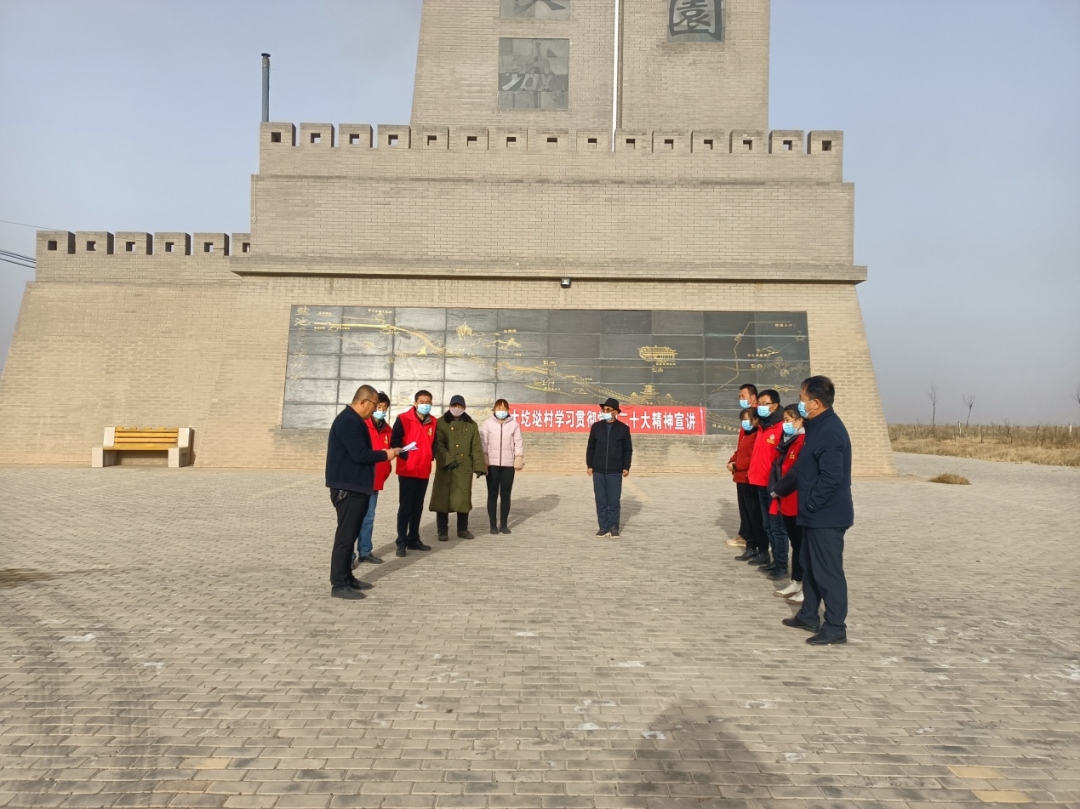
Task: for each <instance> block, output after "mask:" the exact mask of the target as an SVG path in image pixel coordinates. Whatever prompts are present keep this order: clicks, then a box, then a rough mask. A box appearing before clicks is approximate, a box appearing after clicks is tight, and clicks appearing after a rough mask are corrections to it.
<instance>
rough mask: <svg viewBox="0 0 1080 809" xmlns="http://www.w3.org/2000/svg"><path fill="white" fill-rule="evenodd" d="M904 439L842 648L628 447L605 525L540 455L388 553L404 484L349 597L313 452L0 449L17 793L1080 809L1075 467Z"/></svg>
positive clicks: (333, 801)
mask: <svg viewBox="0 0 1080 809" xmlns="http://www.w3.org/2000/svg"><path fill="white" fill-rule="evenodd" d="M898 461H899V465H900V468H901V472H902V475H903V476H902V477H901V478H900V479H899V480H864V481H859V482H857V484H856V508H857V519H858V525H857V526H856V528H855V529H853V530H852V532H851V533H850V534H849V544H848V572H849V578H850V581H851V591H852V597H851V616H850V621H849V637H850V639H851V641H850V642H849V644H848V645H847V646H842V647H829V648H824V649H814V648H811V647H808V646H806V645H805V644H804V643H803V641H804V639H805V637H806V636H805V634H804V633H802V632H799V631H796V630H790V629H787V628H785V627H783V626H781V625H780V618H782V617H786V616H787V615H789V614H790V612H791V608H789V607H788V606H787V605H785V604H784V603H783V602H782V601H781V600H780V599H777V598H773V597H772V596H771V591H772V589H773V588H772V586H771V585H770V584H769V583H767V582H766V581H765V580H763V578H762V577H761V576H760V575H759V574H756V573H754V572H753V571H751V570H750V569H749V568H747V567H746V566H745V565H742V564H737V563H735V562H733V561H732V557H734V555H735V553H734V552H732V550H731V549H730V548H728V547H727V546H726V545H725V544H724V543H723V540H724V539H726V538H727V536H729V535H730V532H731V531H732V529H733V528H734V527H735V519H736V512H735V505H734V500H733V498H732V494H733V486H731V485H730V484H728V483H726V482H718V481H716V480H714V479H707V478H690V477H681V478H679V477H662V478H661V477H656V478H650V477H644V476H635V477H632V478H631V479H630V480H631V483H632V484H633V485H631V486H630V487H629V488H628V490H627V491H626V494H625V502H624V510H625V511H626V512H627V513H628V514H629V518H628V519H626V520H625V521H624V524H625V528H624V533H623V539H622V540H621V541H618V542H615V541H612V540H606V541H599V540H595V539H592V538H591V537H590V536H589V535H590V533H591V532H592V531H593V530H595V526H594V525H593V523H592V513H591V509H592V507H591V497H590V492H589V489H588V486H587V482H586V479H585V478H584V477H583V476H582V477H569V476H567V477H559V476H553V475H537V474H532V475H530V474H524V475H522V476H521V477H520V478H519V480H518V484H517V495H518V496H517V500H516V502H517V506H516V508H515V515H514V516H513V517H512V522H511V526H512V528H513V529H514V534H513V536H512V537H509V538H497V537H490V536H489V535H487V534H486V533H479V534H478V538H477V539H476V540H473V541H471V542H465V541H451V542H450V543H446V544H442V543H435V542H432V544H433V545H434V546H435V547H434V550H433V551H432V552H430V553H428V554H420V553H411V554H410V555H409V556H408V557H407V558H406V559H403V560H398V559H395V558H394V557H393V555H392V552H391V548H390V546H389V543H390V542H391V541H392V529H391V525H392V518H393V512H394V507H395V503H394V492H393V490H391V491H390V493H389V495H388V496H384V501H383V502H382V503H381V504H380V512H379V520H378V525H377V532H378V533H377V542H376V547H377V549H378V550H381V551H382V552H384V554H385V555H386V556H387V557H388V559H391V560H393V561H389V562H388V563H387V564H385V565H382V566H381V567H378V568H369V567H364V568H362V569H361V570H362V573H363V575H364V578H365V579H367V580H369V581H371V582H373V583H374V584H375V585H376V588H375V589H374V590H373V591H371V593H370V595H369V597H368V598H367V599H366V600H365V601H362V602H345V601H339V600H336V599H334V600H332V599H330V598H329V586H328V582H327V567H328V557H329V551H330V542H331V535H332V530H333V512H332V510H331V507H330V504H329V499H328V497H327V495H326V493H325V490H324V489H323V488H322V486H321V480H320V476H319V475H317V474H312V473H310V472H226V471H210V470H199V469H182V470H165V469H158V468H148V467H126V466H125V467H119V468H113V469H106V470H90V469H27V468H4V469H0V503H2V516H3V519H2V521H0V543H2V544H0V570H3V573H2V574H0V719H2V723H0V806H6V807H28V806H41V807H47V806H57V807H72V808H73V809H74V808H75V807H109V806H170V807H226V809H247V808H250V809H260V808H262V807H265V808H266V809H306V808H307V807H313V808H314V809H320V808H323V807H333V808H334V809H338V808H340V809H347V808H348V807H402V808H405V807H437V808H438V807H507V808H509V807H541V808H543V807H551V808H552V809H556V808H557V807H568V808H572V807H588V808H589V809H592V808H593V807H596V809H602V808H603V807H627V808H631V807H644V808H645V809H665V808H666V807H678V808H679V809H682V808H683V807H717V806H725V807H727V806H731V807H738V806H752V807H761V809H766V808H767V807H774V806H777V807H779V806H782V807H785V808H787V807H790V808H791V809H803V808H809V807H825V806H829V807H832V806H837V807H839V806H866V807H870V806H878V805H885V804H887V805H888V806H889V807H907V806H910V807H919V806H927V807H930V806H932V807H935V809H948V807H959V806H976V805H982V804H983V802H984V801H1005V802H1019V801H1030V802H1032V803H1034V804H1046V805H1050V804H1054V805H1062V804H1072V805H1078V806H1080V763H1078V759H1080V744H1078V741H1080V716H1078V713H1080V712H1078V710H1077V704H1078V702H1077V693H1078V686H1080V651H1078V646H1080V644H1078V638H1077V630H1076V627H1077V626H1078V625H1080V620H1078V619H1080V614H1078V612H1080V611H1078V608H1077V600H1076V588H1077V584H1078V583H1080V577H1078V575H1077V572H1076V567H1075V565H1076V561H1077V553H1076V549H1075V541H1076V529H1075V526H1076V525H1077V523H1078V520H1080V498H1077V496H1076V495H1077V492H1078V491H1080V485H1078V484H1080V471H1077V470H1067V469H1060V468H1049V467H1031V466H1015V465H1008V464H989V463H983V462H977V461H968V460H963V459H955V458H934V457H926V456H898ZM942 471H955V472H959V473H961V474H964V475H967V476H968V477H970V478H971V480H972V483H973V485H972V486H970V487H957V486H940V485H932V484H929V483H926V482H925V479H926V477H929V476H931V475H933V474H936V473H938V472H942ZM477 523H479V524H480V526H481V528H482V527H483V525H484V524H486V519H484V518H483V517H482V516H481V517H480V518H479V519H478V520H477ZM425 534H426V535H427V536H428V537H429V539H433V534H434V526H433V521H432V520H430V519H429V520H426V521H425Z"/></svg>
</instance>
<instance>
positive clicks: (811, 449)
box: [782, 376, 855, 646]
mask: <svg viewBox="0 0 1080 809" xmlns="http://www.w3.org/2000/svg"><path fill="white" fill-rule="evenodd" d="M835 398H836V388H835V387H834V386H833V383H832V380H830V379H829V378H828V377H825V376H812V377H810V378H809V379H807V380H805V381H804V382H803V384H802V390H801V392H800V393H799V413H800V414H801V415H802V416H803V424H804V426H805V428H806V440H805V441H804V443H803V448H802V452H801V454H800V455H799V460H798V463H796V464H795V470H796V475H797V479H798V480H797V488H798V494H799V497H798V499H799V513H798V516H797V517H796V518H795V519H796V522H798V524H799V527H800V528H801V529H802V541H803V604H802V608H801V609H800V610H799V612H798V614H796V615H795V616H794V617H792V618H785V619H784V620H783V621H782V623H783V624H784V625H785V626H790V627H795V628H797V629H805V630H807V631H810V632H813V633H814V634H813V635H812V636H811V637H809V638H807V639H806V642H807V643H809V644H810V645H811V646H826V645H828V644H831V643H847V610H848V597H847V578H846V577H845V575H844V534H845V533H847V530H848V529H849V528H850V527H851V526H852V525H853V524H854V523H855V507H854V505H853V504H852V500H851V439H850V438H849V437H848V432H847V428H846V427H845V426H844V422H842V421H841V420H840V417H839V416H838V415H836V412H835V411H834V410H833V401H834V399H835ZM822 601H824V602H825V621H824V622H821V620H820V619H819V617H818V610H819V609H820V607H821V602H822Z"/></svg>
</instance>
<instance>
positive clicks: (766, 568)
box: [750, 560, 776, 573]
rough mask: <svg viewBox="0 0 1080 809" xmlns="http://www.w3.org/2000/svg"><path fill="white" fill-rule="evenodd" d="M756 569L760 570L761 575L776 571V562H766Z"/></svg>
mask: <svg viewBox="0 0 1080 809" xmlns="http://www.w3.org/2000/svg"><path fill="white" fill-rule="evenodd" d="M750 564H753V562H751V563H750ZM757 569H758V570H760V571H761V572H762V573H769V572H770V571H773V570H775V569H776V562H773V561H771V560H770V561H766V562H765V564H763V565H758V566H757Z"/></svg>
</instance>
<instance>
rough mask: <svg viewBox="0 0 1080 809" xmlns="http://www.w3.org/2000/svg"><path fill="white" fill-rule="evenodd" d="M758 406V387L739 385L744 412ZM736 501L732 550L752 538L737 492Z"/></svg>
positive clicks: (740, 436)
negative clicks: (737, 525)
mask: <svg viewBox="0 0 1080 809" xmlns="http://www.w3.org/2000/svg"><path fill="white" fill-rule="evenodd" d="M751 397H753V401H752V402H751ZM756 404H757V386H756V385H752V384H750V383H749V382H747V383H745V384H743V385H739V407H741V408H742V409H743V410H746V409H747V408H752V407H753V406H754V405H756ZM739 418H740V419H745V418H746V417H745V416H744V415H743V414H741V413H740V414H739ZM742 435H743V434H742V433H740V434H739V438H740V440H741V438H742ZM736 449H737V447H736ZM734 460H735V456H734V455H732V456H731V460H730V461H728V471H729V472H731V473H732V475H734V474H735V470H734V469H732V468H731V465H732V463H733V462H734ZM735 485H736V488H737V487H738V481H736V484H735ZM735 499H736V501H737V502H738V504H739V533H738V534H737V535H736V536H735V538H734V539H729V540H728V543H727V544H728V545H730V546H731V547H732V548H745V547H746V546H747V542H746V538H747V537H748V536H750V525H749V523H748V522H747V516H746V514H745V513H744V512H745V509H744V508H743V501H742V499H741V498H740V497H739V496H738V492H736V496H735ZM751 539H752V538H751ZM736 558H737V557H736ZM747 558H749V557H747Z"/></svg>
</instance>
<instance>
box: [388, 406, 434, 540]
mask: <svg viewBox="0 0 1080 809" xmlns="http://www.w3.org/2000/svg"><path fill="white" fill-rule="evenodd" d="M435 426H436V422H435V419H433V418H432V417H431V393H430V392H428V391H426V390H422V391H418V392H417V394H416V396H415V397H413V406H412V407H410V408H409V409H408V410H406V411H405V412H404V413H402V414H401V415H400V416H398V417H397V421H395V422H394V431H393V433H392V434H391V436H390V446H391V447H397V448H399V449H400V448H403V447H408V446H412V447H413V448H412V449H410V450H409V451H408V452H402V453H401V454H400V455H398V459H397V474H398V513H397V555H398V556H404V555H405V554H406V553H407V552H408V549H410V548H411V549H412V550H414V551H430V550H431V546H430V545H425V544H424V543H423V542H422V541H421V540H420V518H421V517H422V516H423V514H424V498H425V496H426V495H427V488H428V479H429V478H430V477H431V462H432V461H433V460H434V458H435Z"/></svg>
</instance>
